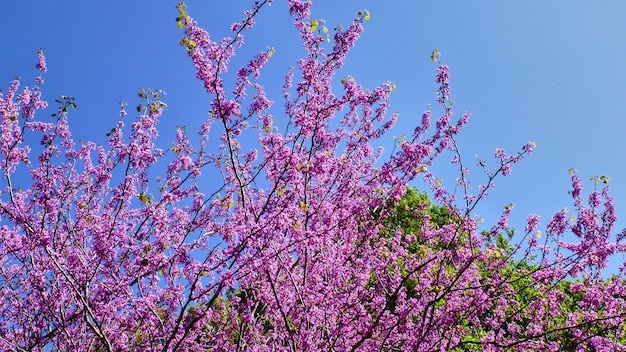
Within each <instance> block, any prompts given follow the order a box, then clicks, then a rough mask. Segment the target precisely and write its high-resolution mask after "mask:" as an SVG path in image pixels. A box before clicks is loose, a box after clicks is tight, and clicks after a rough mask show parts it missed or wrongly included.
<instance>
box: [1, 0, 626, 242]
mask: <svg viewBox="0 0 626 352" xmlns="http://www.w3.org/2000/svg"><path fill="white" fill-rule="evenodd" d="M176 3H177V1H162V0H158V1H144V0H133V1H121V0H110V1H106V2H96V1H63V0H59V1H54V2H52V1H28V0H25V1H11V2H4V3H3V5H2V11H0V33H1V35H0V46H1V47H2V48H3V50H2V55H1V56H0V86H1V87H3V88H4V89H6V87H7V86H8V83H9V81H10V80H11V79H12V78H13V77H14V76H15V75H16V74H19V75H21V76H22V78H23V84H25V85H32V82H33V78H34V76H35V75H36V71H35V69H34V65H35V62H36V53H37V50H38V48H40V47H42V48H43V49H44V50H45V54H46V57H47V60H48V73H47V74H46V75H45V80H46V83H45V85H44V90H43V93H44V98H45V99H46V100H48V101H49V102H50V103H51V104H53V101H54V99H55V98H56V97H58V95H60V94H64V95H72V96H74V97H75V98H76V101H77V104H78V108H77V109H76V110H74V111H72V112H71V115H70V121H71V126H72V128H73V131H74V136H75V139H76V140H78V139H79V138H80V139H83V140H94V141H96V142H98V143H106V133H107V132H108V131H109V130H110V129H111V127H113V126H114V125H115V123H116V121H117V118H118V115H117V112H118V110H119V106H118V102H119V101H120V100H126V101H129V102H131V105H130V109H129V111H132V110H133V109H132V108H133V106H134V104H136V103H137V102H138V101H137V100H136V94H135V93H136V92H137V90H138V88H139V87H153V88H161V89H165V90H166V91H167V93H168V95H167V96H166V97H165V99H164V100H165V101H166V102H167V103H168V105H169V107H170V109H169V111H168V112H167V113H166V114H165V116H164V118H163V124H162V129H161V135H162V139H161V141H162V142H163V146H164V147H167V146H168V145H169V141H170V140H171V137H172V136H173V134H174V128H173V126H175V125H187V126H188V129H190V130H194V128H195V127H197V126H199V125H200V123H201V122H202V121H203V120H204V118H205V117H206V114H207V111H208V104H209V101H210V97H209V96H208V95H206V93H204V90H203V88H202V84H201V82H199V81H198V80H197V79H196V78H195V71H194V69H193V66H192V64H191V61H190V60H189V59H188V58H187V55H186V52H185V50H184V49H183V48H181V47H180V46H179V44H178V43H179V41H180V39H181V37H182V36H183V32H182V31H181V30H179V29H178V28H177V27H176V23H175V20H174V19H175V17H176V16H177V12H176V9H175V5H176ZM249 3H250V2H249V1H223V0H188V1H187V5H188V11H189V14H190V15H191V16H192V17H194V18H195V19H196V20H197V21H198V22H199V23H200V24H201V25H202V26H204V28H206V29H207V30H208V31H209V32H210V33H211V35H212V38H213V39H217V38H221V37H222V36H224V35H229V31H228V28H229V26H230V25H231V24H232V23H233V22H235V21H238V20H240V19H241V16H242V15H241V13H242V11H243V10H245V9H247V8H248V7H249ZM361 9H368V10H369V11H370V13H371V20H370V21H369V22H367V23H366V27H365V28H366V30H365V33H364V35H363V36H362V38H361V40H360V41H359V42H358V43H357V47H356V48H355V49H354V50H353V51H352V53H351V54H350V55H349V56H348V59H347V60H346V65H345V67H344V68H343V69H342V71H341V73H340V74H339V76H338V79H339V78H340V77H341V76H343V75H347V74H350V75H352V76H353V77H355V78H356V79H357V81H358V82H360V83H361V84H362V85H363V86H365V87H371V88H374V87H375V86H376V85H377V84H379V83H382V82H385V81H387V80H389V81H392V82H394V83H395V84H396V85H397V89H396V91H394V93H393V95H392V111H393V110H397V111H399V113H400V117H399V121H398V124H397V127H396V128H395V129H394V131H393V133H392V134H393V135H401V134H402V133H406V134H410V133H411V132H412V130H413V128H414V126H415V125H416V123H418V122H419V120H420V116H421V113H422V112H423V110H424V109H425V108H426V106H427V105H428V104H429V103H434V102H435V90H436V85H435V83H434V73H435V70H436V65H435V64H433V63H432V62H431V61H430V59H429V55H430V53H431V51H432V50H433V49H434V48H438V49H439V50H440V51H441V52H442V54H443V55H442V57H441V59H442V61H443V62H444V63H446V64H448V65H449V66H450V67H451V73H452V88H453V91H452V93H453V99H454V100H455V101H456V104H455V111H456V112H457V114H460V113H462V112H464V111H470V112H471V113H472V119H471V121H470V124H469V125H468V126H467V127H466V129H465V131H464V133H463V134H462V137H461V138H459V142H460V145H461V147H462V150H463V151H464V153H465V163H466V164H468V165H473V164H474V161H473V159H472V158H473V155H474V154H478V155H480V156H481V157H482V158H484V159H487V160H490V159H491V156H492V155H493V152H494V151H495V148H496V147H500V148H505V149H506V150H507V151H508V152H514V151H516V150H518V149H519V148H520V147H521V146H522V145H523V144H524V143H526V142H528V141H530V140H532V141H534V142H536V143H537V146H538V148H537V149H536V152H535V154H534V155H533V156H531V157H530V158H527V159H526V160H525V161H524V162H523V163H522V164H520V165H518V166H517V167H515V168H514V169H513V175H512V176H511V177H508V178H505V179H499V180H498V181H497V188H496V190H495V191H494V192H492V195H491V196H490V198H489V200H488V202H487V203H485V206H483V207H482V208H480V209H479V210H478V211H479V212H480V213H481V215H483V216H484V217H485V218H486V220H487V224H492V223H493V222H494V221H495V220H496V219H497V216H498V215H499V214H500V212H501V211H502V209H503V206H504V205H505V204H508V203H510V202H514V203H515V204H516V208H515V210H514V213H513V215H512V217H511V223H510V224H511V225H512V226H514V227H517V228H518V229H519V230H523V227H524V224H525V222H524V219H525V218H526V216H527V215H528V214H529V213H538V214H540V215H541V216H542V225H545V224H546V223H547V221H548V220H549V217H550V216H551V215H552V214H553V213H554V212H556V211H558V210H560V209H562V208H563V207H564V206H569V207H570V208H572V202H571V200H570V199H569V196H568V194H567V192H568V190H569V189H570V180H569V177H570V176H569V174H568V170H569V169H570V168H576V169H577V170H578V171H579V174H580V175H581V177H582V178H583V180H584V181H585V186H586V188H587V190H591V189H592V188H593V183H592V182H591V181H589V178H590V177H591V176H593V175H608V176H610V177H611V183H610V184H611V187H612V190H613V195H614V196H615V198H616V203H617V209H618V215H621V218H622V219H621V220H620V221H619V225H620V226H619V228H620V229H621V228H622V227H624V226H626V221H624V219H626V166H625V165H624V160H623V153H624V151H625V150H626V139H625V138H624V134H625V132H626V104H624V102H626V65H625V63H626V42H625V40H624V35H625V34H626V21H625V20H624V18H626V2H623V1H618V0H613V1H597V2H591V1H581V0H558V1H557V0H553V1H545V0H529V1H496V0H490V1H472V2H470V1H414V0H403V1H380V0H359V1H337V0H333V1H331V0H317V1H314V5H313V16H314V17H316V18H322V19H325V20H326V24H327V26H328V27H329V29H331V30H332V28H333V27H334V26H335V25H336V24H339V23H341V24H343V25H344V26H347V25H349V23H350V22H351V20H352V18H353V17H354V16H355V15H356V13H357V12H358V11H359V10H361ZM257 22H258V26H257V27H256V28H255V30H253V31H252V32H249V33H248V34H247V39H246V42H247V44H248V45H247V46H246V48H245V49H244V50H242V51H240V53H239V55H238V57H237V58H238V60H235V63H241V62H244V61H245V60H247V59H248V58H249V57H250V55H251V54H253V53H255V52H258V51H261V50H265V49H266V48H267V47H268V46H271V47H274V48H275V49H276V55H274V56H273V57H272V60H271V62H270V63H269V64H268V65H267V66H266V68H265V70H264V71H263V76H262V78H261V82H262V83H264V84H266V87H267V89H268V91H269V92H270V94H271V92H272V91H275V90H277V89H279V87H281V86H282V84H283V77H284V75H285V73H286V72H287V70H288V68H289V67H290V66H293V65H295V60H296V59H297V58H298V55H299V54H301V53H302V50H301V44H300V42H299V41H298V35H297V32H296V31H295V30H293V29H291V27H290V25H291V22H292V21H291V18H290V17H289V16H288V13H287V4H286V1H284V0H276V2H275V3H274V4H273V5H272V7H271V8H266V9H264V10H263V11H262V13H261V16H260V18H258V20H257ZM273 97H274V100H275V102H276V106H281V104H282V101H281V97H280V95H273ZM270 98H272V96H270ZM51 110H52V109H48V111H46V112H45V113H46V114H44V115H40V116H42V117H44V118H49V117H47V116H49V115H48V113H52V112H53V111H51ZM387 141H388V144H386V146H387V147H388V148H390V147H391V143H392V140H391V135H390V136H389V139H388V140H387ZM35 143H36V141H35ZM441 162H444V163H445V162H446V161H445V160H441ZM474 171H475V174H476V175H478V174H479V170H478V169H474ZM441 172H442V173H441V174H440V176H441V177H443V180H444V183H446V182H447V183H448V184H450V185H452V184H453V182H454V177H456V175H455V174H453V173H451V172H447V171H441ZM480 180H481V179H477V180H475V181H474V182H475V184H477V183H478V181H480ZM416 186H418V187H419V186H420V184H419V183H416Z"/></svg>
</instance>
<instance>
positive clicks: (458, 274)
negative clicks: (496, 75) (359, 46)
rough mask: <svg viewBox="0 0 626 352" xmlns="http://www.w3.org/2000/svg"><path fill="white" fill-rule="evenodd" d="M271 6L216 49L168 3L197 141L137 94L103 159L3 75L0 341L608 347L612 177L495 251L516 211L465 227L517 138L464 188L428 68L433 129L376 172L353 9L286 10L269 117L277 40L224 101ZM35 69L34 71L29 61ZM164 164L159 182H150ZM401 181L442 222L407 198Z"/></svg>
mask: <svg viewBox="0 0 626 352" xmlns="http://www.w3.org/2000/svg"><path fill="white" fill-rule="evenodd" d="M269 3H271V1H270V0H265V1H257V2H255V3H254V5H253V7H252V9H251V10H249V11H247V12H245V13H244V19H243V20H242V21H241V22H240V23H236V24H234V25H233V26H232V27H231V30H232V32H233V37H232V38H224V39H222V40H220V41H214V40H212V39H211V37H210V36H209V33H208V32H206V31H205V30H203V29H201V28H200V27H199V26H198V24H197V23H196V22H195V21H193V19H192V18H191V17H190V16H189V15H188V13H187V10H186V7H185V5H184V4H183V3H181V4H179V5H178V7H177V8H178V12H179V16H178V18H177V24H178V26H179V27H180V28H181V29H184V32H185V36H184V38H183V39H182V41H181V45H182V46H184V47H185V48H186V49H187V53H188V55H189V57H190V58H191V60H192V62H193V64H194V65H195V67H196V69H197V77H198V78H199V79H200V80H201V81H202V82H203V83H204V87H205V89H206V91H207V93H208V94H209V96H210V98H211V111H210V116H209V118H208V119H207V120H206V121H204V123H202V125H201V127H200V129H199V131H198V133H199V136H200V140H199V143H198V144H197V145H194V144H193V143H192V142H191V140H190V138H188V136H187V131H186V130H185V129H184V128H180V129H179V130H178V131H177V136H176V140H175V141H174V143H173V145H172V146H171V147H169V148H168V149H167V150H162V149H159V148H157V146H156V145H155V142H154V139H155V138H156V137H157V134H158V130H157V123H158V119H159V117H160V116H161V114H162V112H163V110H164V109H165V108H166V105H165V103H164V102H163V101H161V95H162V92H160V91H153V90H151V89H148V90H143V89H142V90H140V92H139V98H140V100H141V101H140V104H139V105H138V106H137V111H138V112H139V114H138V116H137V118H136V119H135V120H134V121H133V122H132V123H131V124H130V126H128V127H126V126H125V118H124V115H126V111H125V109H124V106H122V110H121V113H120V115H122V118H121V119H120V121H119V122H118V125H117V127H116V128H114V129H113V130H112V131H111V132H110V133H109V134H108V135H109V143H108V146H106V147H105V146H99V145H96V144H94V143H91V142H87V143H80V145H76V144H75V143H74V141H73V140H72V137H71V133H70V130H69V127H68V123H67V115H68V112H69V111H70V110H71V108H72V107H75V103H74V100H73V98H71V97H64V96H62V97H61V98H60V99H58V100H57V103H58V104H59V108H58V111H57V112H56V114H55V118H56V121H54V122H45V121H44V120H39V119H37V118H35V113H36V112H37V110H39V109H41V108H43V107H45V106H46V103H45V102H43V101H42V100H41V93H40V87H41V84H42V83H43V78H42V76H40V77H39V78H38V79H37V81H36V83H35V85H34V86H33V87H32V88H28V87H27V88H24V89H21V90H20V89H19V85H20V82H19V81H17V80H16V81H13V82H12V83H11V84H10V86H9V88H8V89H7V91H6V93H5V94H4V95H3V96H2V100H1V101H0V115H1V118H2V121H1V125H0V128H1V133H2V141H1V142H0V143H1V144H0V155H1V158H2V161H1V164H0V168H1V169H2V172H3V173H4V176H5V181H6V184H5V187H4V188H3V190H2V193H1V196H0V216H1V219H2V220H1V221H2V227H0V260H1V261H2V271H1V272H0V283H1V285H0V298H1V300H0V304H1V305H2V311H3V314H2V315H1V316H0V346H1V347H2V349H3V350H14V351H31V350H47V349H56V350H98V351H100V350H106V351H118V350H163V351H167V350H189V351H198V350H210V351H231V350H251V351H274V350H291V351H301V350H342V351H343V350H388V351H393V350H424V351H427V350H453V349H457V350H467V349H481V350H483V349H484V350H502V349H511V348H512V349H517V350H553V351H556V350H561V349H571V350H574V349H583V350H584V349H591V348H593V349H597V350H601V349H604V350H616V349H624V348H625V347H624V334H625V330H624V323H623V320H624V317H625V315H626V310H625V302H624V297H625V296H626V291H625V290H624V282H623V279H622V278H621V277H614V278H611V279H608V280H606V279H603V278H602V276H601V274H602V269H603V268H605V267H606V265H607V261H608V258H609V256H611V255H612V254H615V253H616V252H621V251H623V250H624V248H623V246H622V245H621V244H620V242H619V241H620V240H621V239H622V237H623V234H622V235H620V236H618V238H617V242H611V233H612V226H613V224H614V222H615V211H614V208H613V200H612V198H611V197H610V195H609V188H608V186H605V187H604V188H603V189H602V190H601V191H594V192H592V193H591V195H590V196H589V201H588V205H585V202H584V199H583V196H582V187H581V182H580V179H579V178H578V177H577V176H576V175H575V174H573V175H572V181H573V189H572V192H571V194H572V197H573V199H574V205H575V208H576V213H577V216H576V218H572V219H569V220H568V218H567V216H566V214H565V212H559V213H557V214H556V215H554V216H553V217H552V219H551V220H550V221H549V222H548V224H547V226H546V230H545V232H546V233H545V236H544V237H543V238H540V236H539V235H540V232H539V231H538V230H537V229H538V228H539V218H538V217H537V216H536V215H531V216H530V217H529V218H528V224H527V226H526V228H525V236H524V237H523V239H522V240H520V241H519V243H518V244H515V245H514V244H511V243H509V242H507V241H505V240H503V237H502V236H503V234H502V233H503V231H506V229H507V228H508V224H507V217H508V215H509V214H510V212H511V211H512V207H511V206H509V207H507V208H505V211H504V212H503V215H502V217H501V219H500V220H499V221H498V223H497V224H496V225H494V226H493V228H491V230H490V231H486V232H480V231H479V230H478V228H477V222H476V220H475V219H473V218H472V217H471V216H470V213H471V211H472V210H473V209H474V208H475V207H476V205H477V204H478V203H479V202H481V201H483V200H484V198H485V196H486V193H487V191H488V190H490V189H491V188H492V186H493V181H494V179H495V178H496V177H498V175H504V176H506V175H508V174H509V173H510V168H511V166H512V165H513V164H515V163H517V162H518V161H520V160H521V159H522V158H523V157H524V156H525V155H528V154H530V153H531V152H532V144H530V143H529V144H528V145H525V146H524V147H523V148H522V151H521V152H519V153H516V154H513V155H508V154H506V153H505V152H504V150H501V149H499V150H498V151H497V153H496V155H495V159H496V162H497V163H498V164H497V166H496V167H495V168H494V169H491V168H488V167H487V166H486V162H485V161H482V160H479V167H482V170H483V171H484V172H485V174H486V177H487V180H486V182H485V184H484V185H481V186H478V187H477V191H476V192H477V193H476V194H472V193H471V192H470V188H469V181H468V180H467V175H468V173H469V170H468V169H467V167H466V166H465V164H464V163H463V158H462V155H461V153H460V151H459V149H458V147H457V144H456V142H455V136H456V135H457V134H458V133H460V131H461V129H462V127H463V126H464V125H465V124H466V123H467V121H468V119H469V114H467V113H466V114H463V115H462V116H461V117H460V118H459V119H458V120H454V119H453V114H452V113H453V109H452V105H451V100H450V86H449V78H450V76H449V69H448V67H447V66H445V65H439V66H438V68H437V73H436V82H437V83H438V85H439V88H438V90H437V102H438V104H439V106H440V107H441V109H442V114H441V116H440V117H438V118H437V119H436V120H435V123H434V124H431V119H432V112H431V111H430V110H428V111H426V112H424V113H423V115H422V122H421V124H420V125H419V126H418V127H417V128H416V129H415V131H414V133H413V135H412V136H411V137H410V138H407V139H403V140H398V141H397V144H396V146H397V150H394V151H393V152H392V154H391V156H390V157H389V158H388V159H387V160H383V158H382V150H381V149H377V148H376V147H375V142H376V141H377V140H378V139H380V138H381V137H383V136H384V135H385V133H386V132H387V131H388V130H389V129H390V128H391V127H392V126H393V124H394V121H395V119H396V116H395V115H394V114H391V115H388V114H387V109H388V106H389V102H388V97H389V95H390V93H391V92H392V90H393V88H394V86H393V85H392V84H390V83H384V84H382V85H380V86H378V87H376V88H374V89H372V90H367V89H364V88H363V87H361V86H360V85H359V84H358V83H357V82H356V81H355V79H353V78H351V77H345V78H342V79H340V85H339V82H336V78H335V77H334V74H335V72H336V70H337V69H339V68H341V67H342V65H343V60H344V58H345V57H346V55H347V53H348V51H349V50H350V48H352V47H353V46H354V44H355V42H356V40H357V39H358V37H359V36H360V34H361V33H362V31H363V24H364V22H365V21H366V20H367V19H369V13H368V12H367V11H361V12H360V13H359V14H358V16H357V18H355V19H354V21H353V22H352V24H351V25H350V26H348V28H346V29H337V30H336V32H335V33H334V35H333V37H332V44H331V45H330V46H327V45H328V44H326V40H327V39H329V37H328V34H327V29H326V28H325V27H324V26H323V23H321V22H320V21H319V20H313V19H310V17H309V15H310V6H311V4H310V2H309V1H298V0H290V1H289V8H290V13H291V15H292V16H293V18H294V26H295V28H296V30H297V31H298V32H299V33H300V36H301V38H302V41H303V44H304V49H305V50H306V56H305V57H303V58H302V59H301V60H299V61H298V63H297V66H298V69H297V70H291V71H289V72H288V73H287V75H286V77H285V80H284V88H283V94H282V95H283V97H282V99H283V105H284V113H281V114H280V115H279V116H275V115H274V113H273V111H274V110H273V109H272V105H273V102H272V101H271V100H269V99H268V97H267V96H266V94H265V90H264V87H263V86H261V85H260V84H259V83H258V82H256V81H255V79H256V78H257V77H259V75H260V74H261V69H262V67H263V65H264V64H265V63H266V62H267V61H268V60H270V57H271V56H272V54H273V51H272V50H268V51H266V52H261V53H258V54H257V55H256V56H254V57H253V58H252V59H251V60H250V61H249V63H248V64H247V65H245V66H244V67H242V68H240V69H239V70H238V71H236V73H237V74H236V78H235V82H233V83H234V90H233V91H232V92H229V91H227V90H226V88H225V86H226V84H225V78H226V75H225V73H226V71H227V69H228V68H229V65H230V63H229V62H230V59H231V58H232V57H233V56H234V55H235V52H236V51H237V48H238V47H240V46H241V45H242V43H243V38H244V36H243V35H244V33H245V32H246V31H248V30H250V29H251V28H252V27H253V26H254V21H255V17H256V15H257V13H258V12H259V11H260V10H261V9H262V8H263V7H266V6H267V5H269ZM432 58H433V61H437V60H438V52H437V51H435V52H433V56H432ZM37 68H38V69H39V70H40V71H41V72H42V73H43V72H45V71H46V66H45V60H44V56H43V52H41V51H40V52H39V62H38V64H37ZM294 80H295V82H294ZM333 82H335V83H334V84H335V86H333ZM336 88H339V90H340V93H335V91H336V90H337V89H336ZM216 128H217V129H219V131H220V132H221V136H220V139H219V141H217V140H213V139H210V136H212V135H213V134H211V130H212V129H213V130H215V129H216ZM37 136H40V140H41V147H38V148H36V151H32V150H31V148H29V146H28V143H27V140H28V141H30V140H32V139H33V138H37ZM250 136H254V139H253V140H254V141H255V143H254V144H255V145H251V144H253V143H251V142H250V140H251V139H250V138H247V137H250ZM244 138H245V140H246V142H245V143H244V142H243V141H244ZM446 151H449V152H451V154H452V155H453V158H452V162H453V165H454V166H455V167H458V168H459V178H458V180H457V184H456V186H455V187H454V188H453V189H450V190H446V189H445V188H444V187H443V185H442V184H441V182H440V181H439V180H438V179H437V177H436V176H435V175H434V174H433V173H432V172H429V171H428V167H429V166H430V165H432V164H433V162H434V161H435V160H436V158H437V157H439V156H440V155H442V154H445V152H446ZM36 154H38V155H37V156H36V157H35V156H34V155H36ZM159 162H161V164H163V163H165V164H166V168H164V170H165V171H164V172H163V173H162V174H161V175H160V177H157V178H152V176H151V175H152V174H151V173H150V171H153V170H158V167H159V164H158V163H159ZM24 175H28V176H30V181H31V183H30V184H27V183H26V182H24ZM207 175H210V176H211V177H210V178H207ZM215 175H220V176H221V180H220V181H219V182H215V181H214V180H215V179H216V177H215ZM203 177H204V178H203ZM417 177H421V178H423V179H424V180H425V181H426V182H427V184H430V186H431V190H432V193H433V195H434V198H435V200H436V201H437V202H438V203H439V204H440V206H439V207H438V208H436V209H437V210H433V209H434V208H431V207H430V205H429V202H428V201H427V200H425V199H421V200H419V201H415V199H414V198H415V195H413V198H411V194H410V193H409V195H408V198H407V196H405V197H404V198H403V195H404V194H405V192H406V189H407V184H408V183H409V182H410V181H412V180H414V179H415V178H417ZM18 179H21V181H18ZM210 180H212V181H210ZM17 183H19V187H18V186H17ZM20 187H21V188H20ZM407 199H408V200H411V199H413V201H407ZM399 211H401V212H402V213H401V214H400V213H398V212H399ZM566 232H572V233H573V235H574V236H575V237H576V238H577V240H576V242H572V243H570V242H565V237H564V234H565V233H566ZM622 270H623V269H622Z"/></svg>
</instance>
